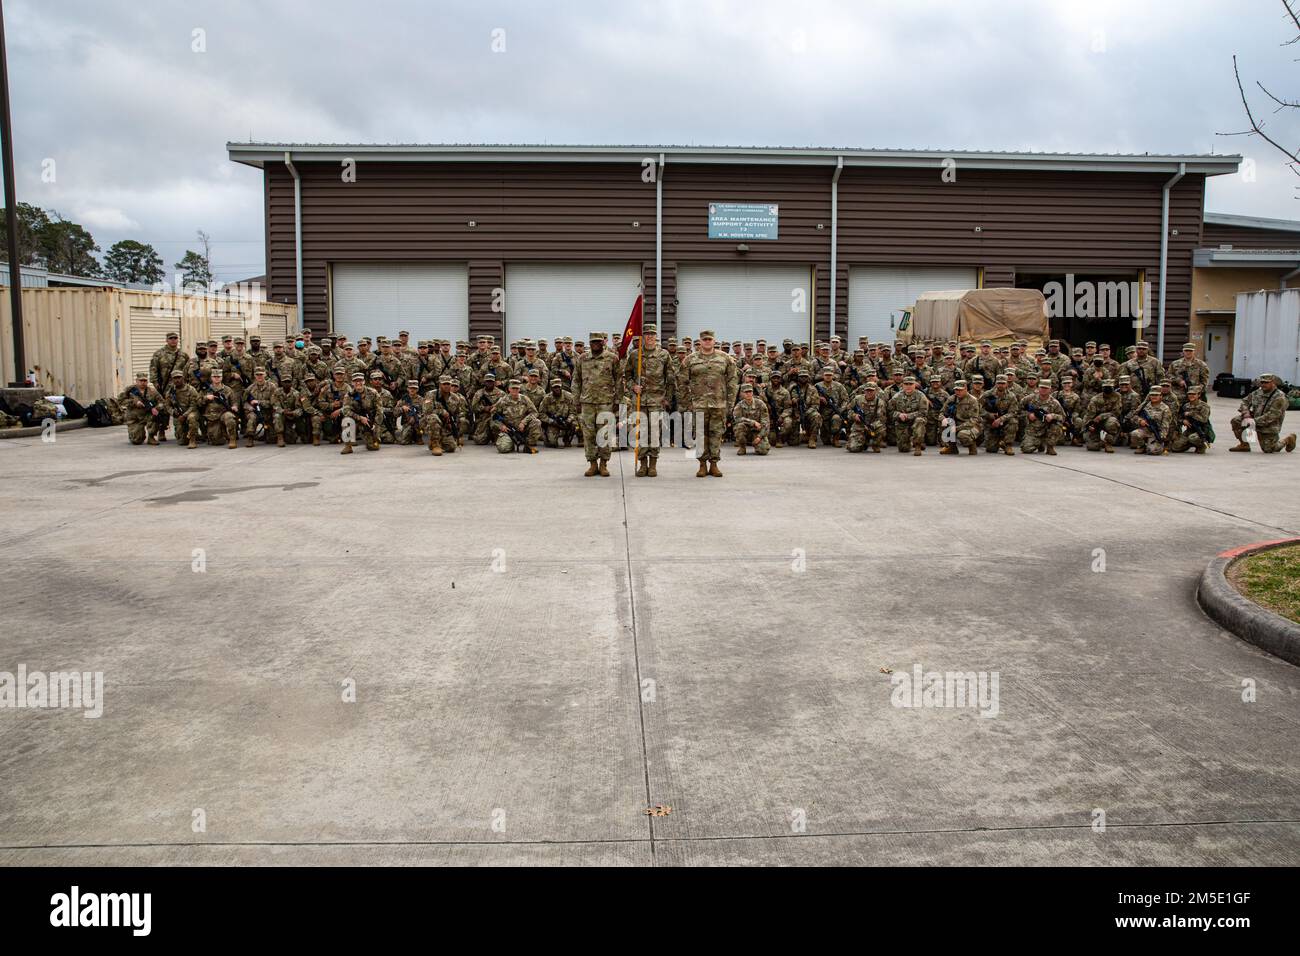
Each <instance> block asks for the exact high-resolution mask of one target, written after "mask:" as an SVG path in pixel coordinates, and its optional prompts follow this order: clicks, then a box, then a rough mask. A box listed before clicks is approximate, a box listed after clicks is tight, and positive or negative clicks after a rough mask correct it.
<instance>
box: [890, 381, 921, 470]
mask: <svg viewBox="0 0 1300 956" xmlns="http://www.w3.org/2000/svg"><path fill="white" fill-rule="evenodd" d="M889 406H890V409H889V410H890V417H891V418H892V420H893V422H894V444H895V445H897V446H898V450H899V452H901V453H903V454H906V453H907V450H908V449H909V448H910V449H912V454H913V455H921V454H924V453H925V424H926V416H927V414H928V413H929V410H930V402H929V400H928V399H926V397H925V393H924V392H918V391H917V390H916V379H915V378H913V377H911V376H910V375H909V376H907V377H905V378H904V379H903V390H902V391H901V392H895V393H894V395H893V396H892V397H891V398H890V399H889Z"/></svg>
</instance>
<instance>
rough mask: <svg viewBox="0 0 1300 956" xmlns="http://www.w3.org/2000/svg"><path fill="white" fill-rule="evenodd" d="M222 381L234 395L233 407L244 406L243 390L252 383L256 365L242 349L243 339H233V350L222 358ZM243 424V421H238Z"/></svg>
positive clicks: (239, 407)
mask: <svg viewBox="0 0 1300 956" xmlns="http://www.w3.org/2000/svg"><path fill="white" fill-rule="evenodd" d="M222 361H223V363H224V364H223V366H222V369H221V371H222V372H223V376H222V381H224V382H225V383H226V387H227V388H229V389H230V392H231V394H232V395H234V397H235V408H236V409H241V408H243V407H244V392H245V391H246V390H247V389H248V386H250V385H252V384H253V369H254V368H255V367H256V365H255V364H254V362H253V360H252V358H251V357H250V356H249V354H248V352H247V351H245V349H244V339H243V337H242V336H241V337H239V338H237V339H235V347H234V350H233V351H231V352H230V354H228V355H226V356H225V357H224V358H223V359H222ZM240 425H243V421H242V420H241V421H240Z"/></svg>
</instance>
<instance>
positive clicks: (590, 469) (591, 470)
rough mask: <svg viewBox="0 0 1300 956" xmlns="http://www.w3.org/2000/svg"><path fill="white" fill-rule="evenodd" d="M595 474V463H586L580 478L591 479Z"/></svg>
mask: <svg viewBox="0 0 1300 956" xmlns="http://www.w3.org/2000/svg"><path fill="white" fill-rule="evenodd" d="M595 474H596V462H595V461H594V460H593V461H589V462H587V470H586V471H584V472H583V473H582V477H584V478H591V477H592V476H593V475H595Z"/></svg>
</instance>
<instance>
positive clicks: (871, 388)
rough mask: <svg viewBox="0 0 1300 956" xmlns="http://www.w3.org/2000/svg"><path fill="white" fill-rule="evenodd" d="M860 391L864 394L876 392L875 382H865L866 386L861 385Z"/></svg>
mask: <svg viewBox="0 0 1300 956" xmlns="http://www.w3.org/2000/svg"><path fill="white" fill-rule="evenodd" d="M862 390H863V391H864V392H874V391H876V390H877V389H876V383H875V382H867V384H866V385H863V386H862Z"/></svg>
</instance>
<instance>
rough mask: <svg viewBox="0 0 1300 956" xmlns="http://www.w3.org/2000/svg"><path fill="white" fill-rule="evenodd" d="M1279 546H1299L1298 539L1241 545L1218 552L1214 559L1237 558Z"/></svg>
mask: <svg viewBox="0 0 1300 956" xmlns="http://www.w3.org/2000/svg"><path fill="white" fill-rule="evenodd" d="M1280 544H1300V538H1278V539H1277V540H1275V541H1256V542H1255V543H1254V544H1243V545H1242V546H1241V547H1240V548H1231V549H1229V550H1227V551H1220V552H1219V553H1218V554H1217V555H1216V557H1220V558H1237V557H1240V556H1241V555H1243V554H1245V553H1246V552H1247V551H1258V550H1259V549H1260V548H1272V547H1276V546H1277V545H1280Z"/></svg>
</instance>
